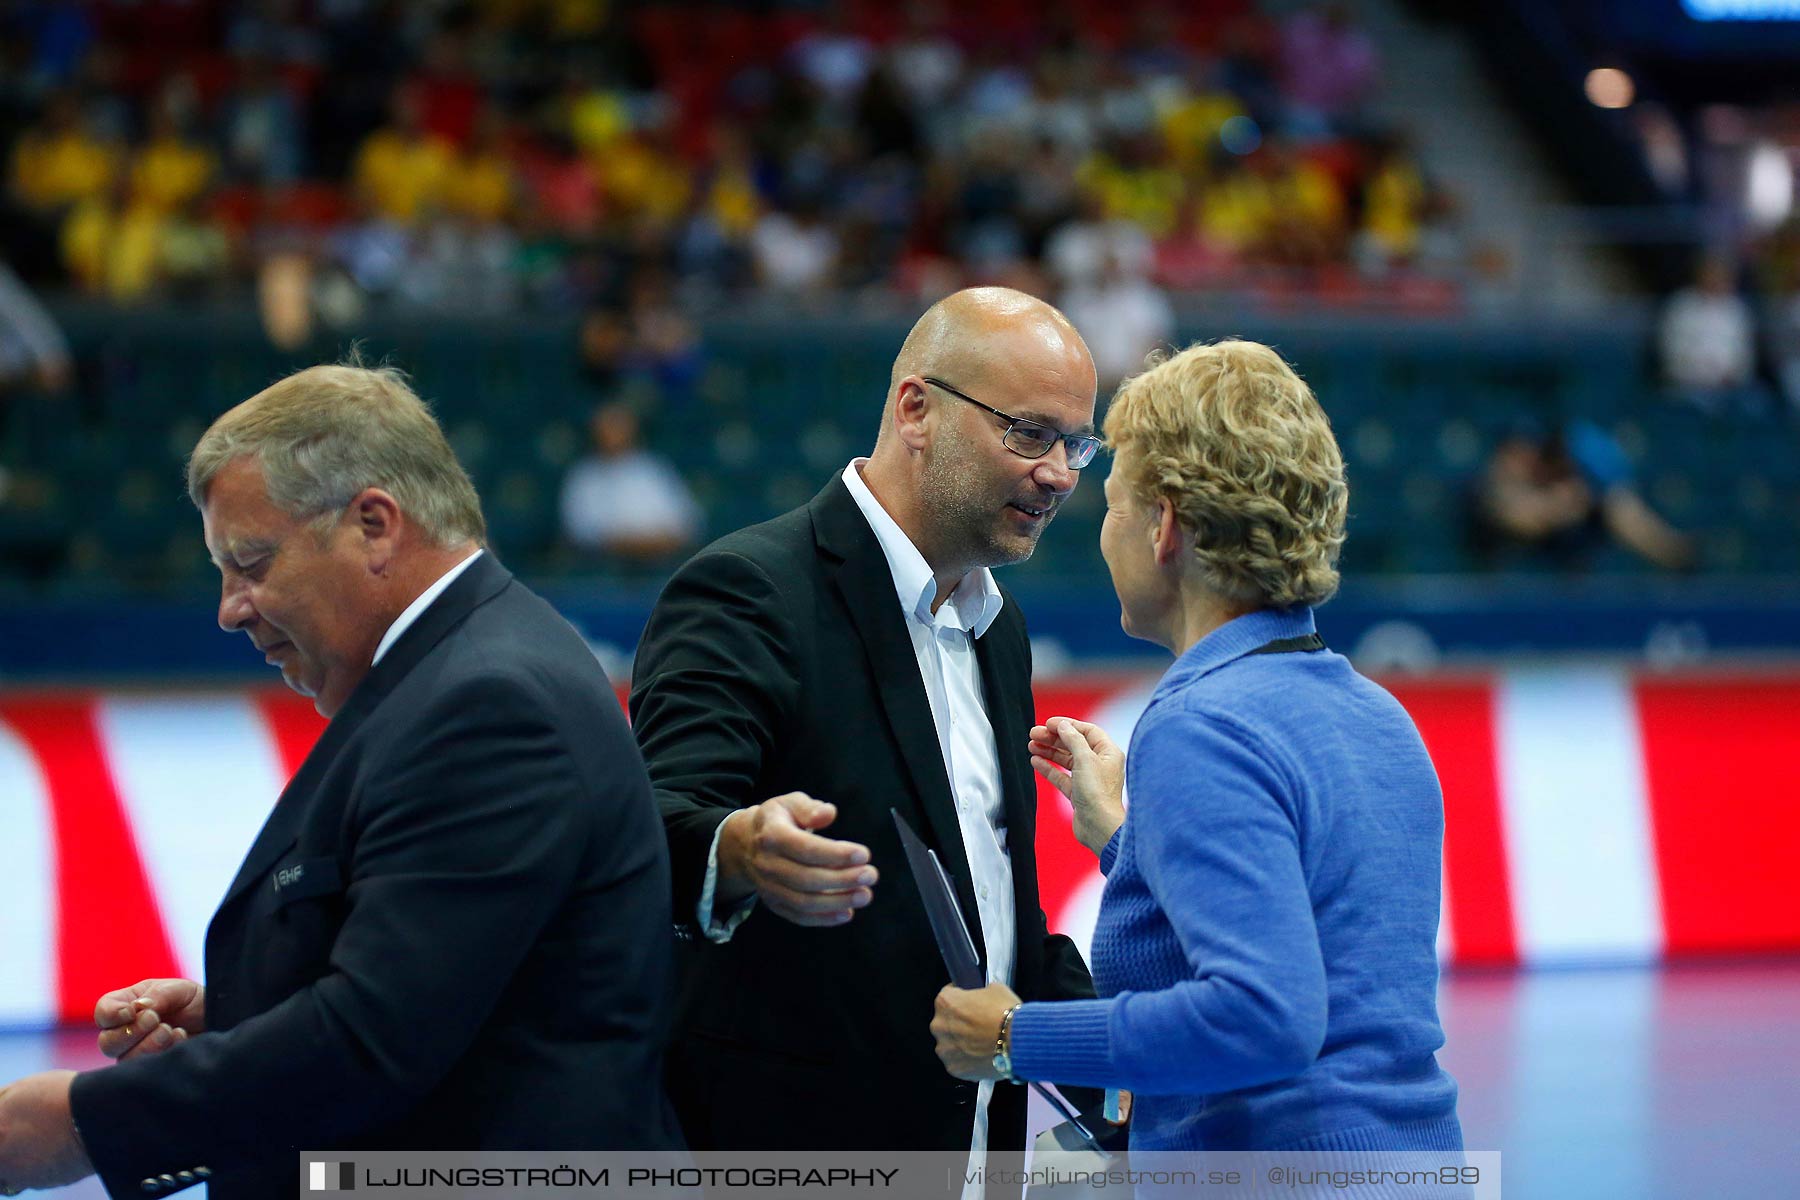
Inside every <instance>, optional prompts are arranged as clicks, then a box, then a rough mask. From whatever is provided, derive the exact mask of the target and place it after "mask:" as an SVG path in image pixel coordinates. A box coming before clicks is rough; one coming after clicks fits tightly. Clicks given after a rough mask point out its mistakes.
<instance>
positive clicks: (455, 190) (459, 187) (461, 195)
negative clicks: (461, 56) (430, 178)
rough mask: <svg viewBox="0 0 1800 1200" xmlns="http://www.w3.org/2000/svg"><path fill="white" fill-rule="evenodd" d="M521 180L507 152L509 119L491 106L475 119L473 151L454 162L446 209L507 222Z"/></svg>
mask: <svg viewBox="0 0 1800 1200" xmlns="http://www.w3.org/2000/svg"><path fill="white" fill-rule="evenodd" d="M516 192H517V179H516V177H515V175H514V172H513V165H512V160H511V159H510V158H509V157H508V156H507V153H506V117H505V114H504V113H502V112H501V111H500V110H499V109H497V108H495V107H493V106H492V105H489V106H488V107H486V108H484V109H483V110H482V111H481V114H480V115H479V116H478V117H477V118H476V119H475V132H474V136H473V137H472V138H471V139H470V142H469V148H468V149H467V150H465V151H463V152H462V153H461V154H459V155H457V156H456V157H455V158H454V159H452V160H451V162H450V165H449V169H448V170H447V172H446V173H445V177H444V206H445V207H446V208H447V209H449V210H450V211H451V212H452V213H455V214H456V215H458V216H462V217H468V218H470V219H472V220H475V221H483V222H492V221H503V220H505V219H506V218H507V216H508V215H509V214H510V213H511V212H512V208H513V199H514V197H515V195H516Z"/></svg>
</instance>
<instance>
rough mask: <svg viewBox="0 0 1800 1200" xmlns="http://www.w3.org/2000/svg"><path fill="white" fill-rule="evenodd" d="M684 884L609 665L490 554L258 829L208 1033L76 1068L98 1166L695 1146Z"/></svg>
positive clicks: (223, 1185)
mask: <svg viewBox="0 0 1800 1200" xmlns="http://www.w3.org/2000/svg"><path fill="white" fill-rule="evenodd" d="M668 892H669V879H668V856H667V853H666V851H665V850H664V846H663V840H662V838H661V837H659V836H658V830H657V824H656V813H655V810H654V808H653V806H652V803H651V798H650V790H649V786H648V783H647V781H646V779H645V775H644V771H643V767H642V766H641V764H640V760H639V758H638V754H637V748H636V746H635V745H634V744H633V742H632V739H631V733H630V731H629V729H628V728H627V727H626V724H625V720H624V717H623V714H621V713H620V711H619V706H618V703H617V701H616V700H615V698H614V693H613V691H612V689H611V687H610V686H609V685H608V684H607V680H606V676H605V674H604V672H602V671H601V670H600V668H599V666H598V665H597V664H596V663H595V661H594V656H593V654H592V653H591V652H590V651H589V649H588V647H587V646H586V645H585V644H584V643H583V642H582V640H581V638H580V636H579V635H577V634H576V633H575V631H574V630H573V629H571V628H570V627H569V625H568V623H567V622H565V621H564V620H563V619H562V618H561V617H559V616H557V615H556V613H555V612H554V611H553V610H552V609H551V608H550V606H549V605H547V604H545V603H544V602H543V601H542V600H540V599H539V598H538V597H537V596H535V595H533V594H532V593H531V592H530V591H528V590H527V589H526V588H525V587H524V586H523V585H522V584H519V583H516V582H514V580H513V578H512V576H511V575H510V574H508V573H507V571H506V570H505V569H504V568H503V567H502V566H501V565H500V564H499V563H498V562H496V561H495V560H494V558H493V556H492V555H491V554H484V555H483V556H482V557H481V558H479V559H477V560H476V561H475V562H474V563H473V564H472V565H471V566H470V567H469V568H468V569H467V570H466V571H464V572H463V574H462V575H461V576H460V577H459V578H457V579H456V581H455V582H454V583H452V584H451V585H450V587H449V588H447V589H446V590H445V591H444V593H443V594H442V595H441V596H439V597H438V599H437V600H436V601H435V602H433V603H432V604H431V605H430V607H428V608H427V609H426V610H425V611H424V613H423V614H421V615H420V617H419V619H418V620H417V621H416V622H415V623H414V624H413V625H412V627H411V628H409V629H408V630H407V631H406V632H405V633H404V634H403V635H401V637H400V639H399V640H398V641H396V642H395V643H394V645H393V646H392V647H390V648H389V651H388V653H387V654H386V655H385V656H384V657H383V658H382V660H381V662H380V663H378V664H377V665H376V666H375V668H374V669H373V670H372V671H370V673H369V675H368V676H367V677H366V678H365V679H364V680H363V681H362V683H361V684H360V685H359V686H358V687H357V689H356V691H355V692H354V693H352V695H351V696H350V699H349V700H348V701H347V702H346V703H345V705H344V707H343V709H342V711H340V712H339V713H338V715H337V717H336V718H335V719H333V720H332V722H331V723H330V724H329V725H328V726H327V727H326V729H325V731H324V733H323V734H322V735H321V736H320V738H319V742H318V744H317V745H316V746H314V747H313V750H312V753H311V754H309V755H308V756H307V759H306V762H305V763H304V764H303V765H302V766H301V768H300V770H299V772H298V773H297V774H296V775H295V776H294V779H293V781H292V782H291V783H289V784H288V787H287V790H286V791H284V792H283V793H282V795H281V799H280V801H279V803H277V805H276V806H275V810H274V812H273V813H272V814H271V816H270V817H269V820H268V823H267V824H266V825H264V826H263V829H262V832H261V833H260V834H259V835H258V836H257V839H256V843H255V845H254V846H253V847H252V848H251V850H250V854H249V856H248V857H247V858H246V859H245V860H244V864H243V867H242V868H241V869H240V870H239V872H238V875H237V879H236V880H235V881H234V882H233V883H232V885H231V888H230V890H229V891H228V892H227V893H226V896H225V899H224V901H223V903H222V904H221V905H220V906H219V910H218V912H217V913H216V914H215V915H214V917H213V920H212V925H211V927H210V928H209V929H208V930H207V935H206V984H207V990H206V1017H207V1025H208V1032H207V1033H206V1034H204V1035H203V1036H200V1037H197V1038H192V1039H190V1040H189V1041H187V1042H185V1043H183V1044H181V1045H178V1046H176V1047H174V1048H173V1049H172V1050H170V1051H168V1052H166V1053H164V1054H161V1055H157V1056H155V1057H152V1058H147V1059H144V1060H142V1061H128V1062H123V1063H120V1064H118V1065H116V1066H112V1067H107V1068H103V1069H101V1070H98V1071H89V1072H86V1073H84V1074H82V1075H80V1076H78V1077H77V1078H76V1080H75V1085H74V1090H73V1105H74V1112H75V1118H76V1124H77V1126H78V1128H79V1129H80V1131H81V1135H82V1138H83V1140H84V1142H85V1144H86V1146H87V1150H88V1154H89V1156H90V1157H91V1158H92V1159H93V1162H94V1165H95V1167H96V1168H97V1169H98V1170H99V1172H100V1176H101V1179H102V1180H103V1181H104V1183H105V1184H106V1187H107V1190H108V1192H109V1193H110V1194H112V1195H114V1196H121V1197H122V1196H127V1195H129V1196H132V1197H142V1196H144V1195H146V1194H155V1193H156V1192H166V1191H168V1190H174V1189H173V1188H171V1187H170V1186H169V1185H167V1184H162V1183H161V1181H160V1180H159V1178H158V1177H160V1176H162V1175H164V1174H168V1175H170V1176H172V1177H173V1179H174V1181H175V1184H174V1187H175V1188H178V1187H180V1186H182V1185H183V1184H185V1183H186V1182H188V1181H189V1180H191V1179H192V1177H193V1175H194V1173H195V1171H196V1168H201V1167H204V1168H206V1171H207V1173H209V1174H210V1183H211V1192H212V1194H213V1195H214V1196H216V1197H219V1198H220V1200H230V1198H232V1197H238V1196H270V1195H285V1194H292V1193H294V1192H296V1190H297V1183H298V1180H299V1159H298V1157H297V1153H296V1152H297V1151H299V1150H333V1149H353V1148H358V1147H366V1148H371V1149H387V1150H425V1149H471V1150H472V1149H495V1150H526V1149H545V1150H581V1149H612V1148H617V1149H633V1150H637V1149H665V1148H671V1147H674V1146H677V1145H678V1144H679V1134H678V1133H677V1132H676V1131H675V1129H674V1125H673V1121H672V1119H671V1114H670V1112H669V1110H668V1107H667V1104H666V1102H665V1101H664V1098H663V1096H662V1094H661V1093H660V1090H659V1089H658V1088H657V1087H656V1084H655V1080H656V1079H657V1077H658V1075H659V1073H660V1071H661V1069H662V1053H663V1045H664V1041H665V1037H666V1024H667V1016H666V1014H667V1009H668V1001H669V996H670V987H671V983H672V964H671V957H672V956H671V951H670V945H671V941H672V939H670V937H669V925H668V922H669V899H668ZM184 1172H185V1173H186V1174H185V1175H184V1174H183V1173H184ZM153 1184H154V1185H159V1186H154V1187H153V1186H148V1185H153Z"/></svg>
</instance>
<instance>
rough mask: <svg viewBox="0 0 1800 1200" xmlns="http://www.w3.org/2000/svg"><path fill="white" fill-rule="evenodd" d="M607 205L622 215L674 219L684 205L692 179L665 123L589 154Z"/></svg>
mask: <svg viewBox="0 0 1800 1200" xmlns="http://www.w3.org/2000/svg"><path fill="white" fill-rule="evenodd" d="M588 161H589V162H590V163H591V164H592V165H593V167H594V170H595V171H596V172H598V174H599V178H600V185H601V190H602V191H604V192H605V194H606V198H607V201H608V205H607V207H608V208H609V209H610V210H611V211H613V212H617V213H620V214H623V215H628V216H636V215H643V216H649V217H654V218H657V219H658V220H661V221H671V222H672V221H674V220H675V219H676V218H677V217H679V216H680V215H681V214H682V211H683V210H684V209H685V208H686V207H687V202H688V193H689V191H690V189H691V188H692V187H693V180H692V177H691V176H690V174H689V172H688V168H687V164H686V163H684V162H682V161H681V159H680V157H679V156H678V155H677V154H676V152H675V149H674V145H673V138H672V136H671V131H670V128H669V127H668V125H667V124H666V123H664V124H657V125H652V126H650V127H648V128H645V129H642V130H639V131H638V132H637V133H634V134H632V135H630V136H627V137H623V138H620V139H619V140H618V141H616V142H614V143H613V144H612V146H611V147H610V148H609V149H608V150H607V151H606V153H604V154H600V155H590V156H589V158H588Z"/></svg>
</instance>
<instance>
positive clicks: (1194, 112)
mask: <svg viewBox="0 0 1800 1200" xmlns="http://www.w3.org/2000/svg"><path fill="white" fill-rule="evenodd" d="M1243 115H1244V106H1243V104H1241V103H1240V102H1239V101H1238V98H1237V97H1236V96H1233V95H1232V94H1231V93H1230V92H1222V91H1212V90H1208V91H1203V92H1198V93H1186V94H1183V95H1181V96H1179V97H1178V98H1175V99H1172V100H1169V101H1165V102H1164V105H1163V107H1162V108H1161V110H1160V111H1159V112H1158V114H1157V123H1158V125H1159V127H1160V128H1161V130H1162V137H1163V143H1164V144H1165V145H1166V146H1167V148H1168V153H1169V160H1170V161H1171V162H1172V163H1174V164H1175V166H1176V167H1177V168H1178V169H1180V170H1181V171H1182V172H1183V173H1184V174H1186V175H1189V176H1192V175H1194V174H1196V173H1202V172H1204V171H1205V170H1206V169H1207V167H1208V165H1209V163H1210V161H1211V158H1212V155H1213V153H1214V151H1215V150H1217V148H1218V145H1219V130H1220V129H1221V128H1222V127H1223V126H1224V124H1225V122H1227V121H1229V120H1231V118H1233V117H1241V116H1243Z"/></svg>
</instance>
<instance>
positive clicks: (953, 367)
mask: <svg viewBox="0 0 1800 1200" xmlns="http://www.w3.org/2000/svg"><path fill="white" fill-rule="evenodd" d="M1093 363H1094V360H1093V357H1092V356H1091V355H1090V354H1089V353H1088V348H1087V343H1086V342H1084V341H1082V340H1081V335H1080V334H1079V333H1077V332H1076V331H1075V326H1073V325H1071V324H1070V323H1069V318H1067V317H1065V316H1063V315H1062V313H1061V312H1059V311H1057V310H1056V309H1055V308H1054V307H1052V306H1051V305H1049V304H1046V303H1045V302H1044V301H1042V300H1039V299H1038V298H1037V297H1036V296H1031V295H1027V294H1026V293H1024V292H1021V291H1016V290H1015V289H1013V288H1004V287H976V288H964V289H963V290H962V291H960V292H952V293H951V294H950V295H948V296H945V297H944V298H943V299H942V300H939V301H938V302H937V303H936V304H934V305H932V306H931V307H930V308H928V309H926V310H925V315H924V316H922V317H920V318H919V320H918V323H917V324H915V325H914V326H913V327H912V332H911V333H909V334H907V335H906V341H905V342H904V343H902V344H901V346H900V353H899V354H898V355H897V356H896V357H895V359H894V369H893V371H892V372H891V373H890V374H889V376H888V392H887V405H886V407H885V409H884V414H885V415H884V418H883V420H882V429H881V435H880V438H879V439H878V440H877V445H879V444H880V442H883V441H886V440H888V438H889V436H890V434H891V430H890V428H889V426H891V425H892V423H893V422H892V419H891V418H892V413H893V404H894V394H895V392H896V391H898V390H899V387H900V384H901V382H902V381H904V380H905V379H907V378H908V377H909V376H922V375H929V376H932V377H934V378H938V379H952V380H955V381H956V383H957V386H958V387H960V388H964V389H980V388H983V387H985V386H987V385H988V383H989V382H990V381H992V380H993V379H994V378H995V376H996V375H1006V374H1009V373H1017V372H1020V371H1032V370H1034V369H1070V368H1072V369H1073V370H1074V371H1075V373H1076V374H1078V375H1079V374H1081V373H1084V372H1085V373H1088V374H1091V373H1092V372H1093V369H1094V366H1093Z"/></svg>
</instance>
